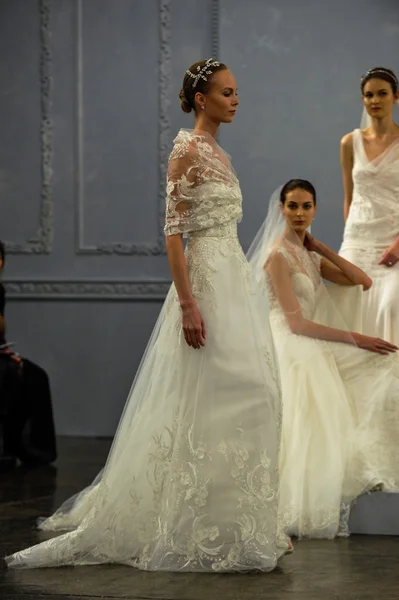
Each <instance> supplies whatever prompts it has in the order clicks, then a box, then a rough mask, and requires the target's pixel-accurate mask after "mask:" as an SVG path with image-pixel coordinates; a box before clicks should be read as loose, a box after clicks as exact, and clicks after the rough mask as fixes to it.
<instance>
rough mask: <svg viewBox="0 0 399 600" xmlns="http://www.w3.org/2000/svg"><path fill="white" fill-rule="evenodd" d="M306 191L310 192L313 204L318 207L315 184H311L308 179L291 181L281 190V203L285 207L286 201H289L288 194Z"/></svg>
mask: <svg viewBox="0 0 399 600" xmlns="http://www.w3.org/2000/svg"><path fill="white" fill-rule="evenodd" d="M298 189H299V190H305V192H309V194H311V195H312V196H313V202H314V205H315V206H316V203H317V200H316V190H315V187H314V185H313V184H311V183H310V181H308V180H307V179H290V180H289V181H287V183H286V184H285V185H284V186H283V187H282V188H281V192H280V202H281V204H282V205H283V206H284V204H285V201H286V199H287V194H289V193H290V192H293V191H294V190H298Z"/></svg>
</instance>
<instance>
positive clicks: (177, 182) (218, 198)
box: [165, 129, 242, 236]
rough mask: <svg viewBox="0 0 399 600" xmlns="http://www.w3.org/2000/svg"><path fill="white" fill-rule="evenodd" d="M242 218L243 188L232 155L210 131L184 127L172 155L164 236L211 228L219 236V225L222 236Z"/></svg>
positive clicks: (175, 141) (169, 167) (175, 142)
mask: <svg viewBox="0 0 399 600" xmlns="http://www.w3.org/2000/svg"><path fill="white" fill-rule="evenodd" d="M241 217H242V196H241V190H240V185H239V182H238V179H237V177H236V175H235V173H234V170H233V168H232V166H231V163H230V158H229V156H228V155H227V154H226V153H225V152H224V151H223V150H222V148H220V146H219V145H218V144H217V143H216V141H215V140H214V139H213V138H212V136H210V135H209V134H207V133H205V132H204V133H201V134H200V135H198V134H194V133H193V132H192V131H189V130H186V129H181V130H180V132H179V134H178V135H177V137H176V139H175V140H174V146H173V150H172V152H171V155H170V157H169V166H168V176H167V197H166V223H165V235H176V234H179V233H182V234H186V235H187V234H190V233H193V232H200V231H203V232H204V233H205V231H206V230H209V229H210V228H212V230H213V231H212V235H215V236H218V231H219V228H220V233H221V235H222V236H223V235H224V232H225V229H226V225H228V224H232V225H235V224H236V223H237V222H239V221H240V220H241ZM208 233H209V232H208Z"/></svg>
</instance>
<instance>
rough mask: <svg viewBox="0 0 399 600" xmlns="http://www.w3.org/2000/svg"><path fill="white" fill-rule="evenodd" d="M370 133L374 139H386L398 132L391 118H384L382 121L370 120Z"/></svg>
mask: <svg viewBox="0 0 399 600" xmlns="http://www.w3.org/2000/svg"><path fill="white" fill-rule="evenodd" d="M371 131H372V132H373V133H374V135H375V136H376V137H380V138H383V137H386V136H389V135H394V134H395V133H397V132H398V126H397V125H396V123H395V121H394V120H393V118H392V117H384V118H383V119H371Z"/></svg>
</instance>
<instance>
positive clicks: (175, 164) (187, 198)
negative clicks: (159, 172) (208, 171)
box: [165, 141, 200, 235]
mask: <svg viewBox="0 0 399 600" xmlns="http://www.w3.org/2000/svg"><path fill="white" fill-rule="evenodd" d="M199 169H200V163H199V159H198V152H197V148H196V144H195V142H194V141H186V142H182V143H177V144H175V146H174V148H173V150H172V153H171V155H170V157H169V165H168V175H167V185H166V222H165V235H176V234H185V233H189V232H190V231H195V230H196V229H199V228H200V224H199V222H198V212H199V197H198V190H197V188H198V185H199Z"/></svg>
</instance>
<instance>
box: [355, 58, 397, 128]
mask: <svg viewBox="0 0 399 600" xmlns="http://www.w3.org/2000/svg"><path fill="white" fill-rule="evenodd" d="M378 76H379V77H380V78H381V79H384V81H387V82H388V83H390V84H391V86H392V90H393V91H395V89H396V90H398V89H399V82H398V78H397V77H396V75H395V73H394V72H393V71H391V69H385V68H382V67H375V68H374V69H369V70H368V71H366V73H364V75H362V77H361V79H360V85H361V90H362V93H363V88H364V86H365V84H366V82H367V81H369V80H370V79H372V78H378ZM396 105H397V107H398V109H399V98H398V100H397V101H396ZM370 125H371V117H370V115H369V114H368V112H367V109H366V107H363V112H362V118H361V120H360V129H367V128H368V127H370Z"/></svg>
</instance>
